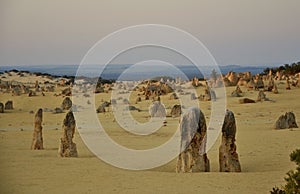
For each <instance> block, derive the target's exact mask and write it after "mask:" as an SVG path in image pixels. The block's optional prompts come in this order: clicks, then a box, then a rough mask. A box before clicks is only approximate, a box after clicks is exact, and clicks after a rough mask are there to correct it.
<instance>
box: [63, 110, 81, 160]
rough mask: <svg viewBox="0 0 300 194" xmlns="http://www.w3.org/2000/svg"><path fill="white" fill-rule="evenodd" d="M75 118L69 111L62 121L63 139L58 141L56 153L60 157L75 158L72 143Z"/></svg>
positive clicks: (75, 154)
mask: <svg viewBox="0 0 300 194" xmlns="http://www.w3.org/2000/svg"><path fill="white" fill-rule="evenodd" d="M75 125H76V123H75V118H74V115H73V113H72V112H71V111H70V112H68V113H67V115H66V118H65V119H64V121H63V137H62V138H61V139H60V145H59V149H58V153H59V155H60V156H61V157H77V156H78V153H77V148H76V144H75V143H74V142H73V137H74V133H75Z"/></svg>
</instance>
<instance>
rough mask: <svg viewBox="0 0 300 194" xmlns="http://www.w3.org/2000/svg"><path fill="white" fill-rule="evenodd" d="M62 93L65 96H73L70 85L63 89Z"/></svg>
mask: <svg viewBox="0 0 300 194" xmlns="http://www.w3.org/2000/svg"><path fill="white" fill-rule="evenodd" d="M61 94H62V95H64V96H71V95H72V89H71V88H70V87H68V88H66V89H64V90H63V91H61Z"/></svg>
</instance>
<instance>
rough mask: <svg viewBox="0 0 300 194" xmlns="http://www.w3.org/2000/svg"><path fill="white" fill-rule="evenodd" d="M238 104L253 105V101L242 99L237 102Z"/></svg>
mask: <svg viewBox="0 0 300 194" xmlns="http://www.w3.org/2000/svg"><path fill="white" fill-rule="evenodd" d="M239 103H240V104H246V103H255V100H252V99H250V98H243V99H240V100H239Z"/></svg>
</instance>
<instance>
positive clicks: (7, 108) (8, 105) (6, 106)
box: [4, 100, 14, 110]
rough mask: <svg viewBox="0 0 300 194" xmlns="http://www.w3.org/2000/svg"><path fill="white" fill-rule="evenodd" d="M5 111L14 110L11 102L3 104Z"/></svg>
mask: <svg viewBox="0 0 300 194" xmlns="http://www.w3.org/2000/svg"><path fill="white" fill-rule="evenodd" d="M4 109H5V110H12V109H14V106H13V101H11V100H9V101H7V102H6V103H5V107H4Z"/></svg>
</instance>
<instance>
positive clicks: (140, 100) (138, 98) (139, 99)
mask: <svg viewBox="0 0 300 194" xmlns="http://www.w3.org/2000/svg"><path fill="white" fill-rule="evenodd" d="M138 102H142V98H141V97H140V96H138V97H137V98H136V100H135V103H136V104H137V103H138Z"/></svg>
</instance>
